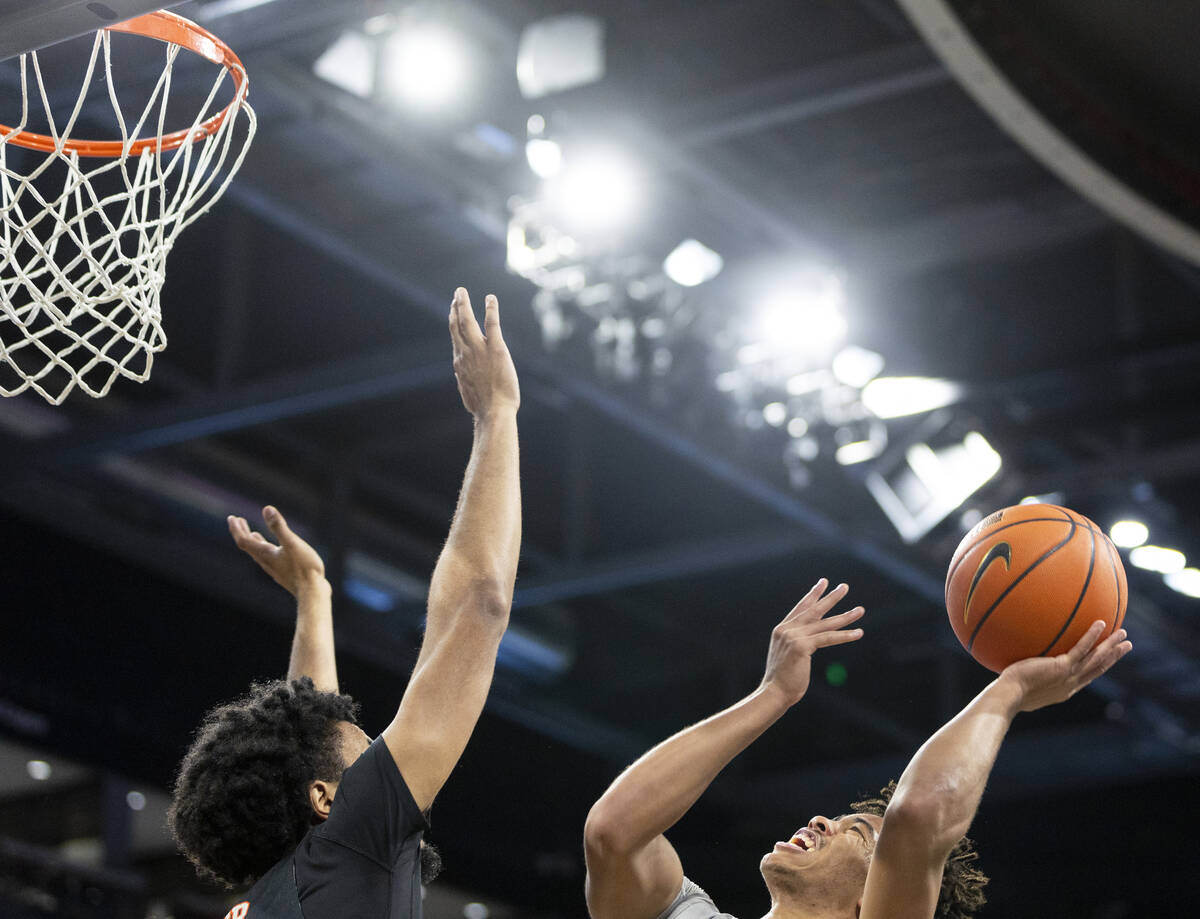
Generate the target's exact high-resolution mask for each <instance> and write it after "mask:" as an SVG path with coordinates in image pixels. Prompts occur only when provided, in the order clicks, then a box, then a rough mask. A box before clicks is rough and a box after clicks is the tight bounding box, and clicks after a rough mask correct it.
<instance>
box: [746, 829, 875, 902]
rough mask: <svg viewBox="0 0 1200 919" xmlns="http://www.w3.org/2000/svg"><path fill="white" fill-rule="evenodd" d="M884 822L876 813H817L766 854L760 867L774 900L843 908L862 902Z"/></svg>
mask: <svg viewBox="0 0 1200 919" xmlns="http://www.w3.org/2000/svg"><path fill="white" fill-rule="evenodd" d="M882 827H883V818H882V817H876V816H875V815H874V814H846V815H844V816H842V817H838V818H836V819H830V818H828V817H820V816H818V817H813V818H812V820H810V821H809V822H808V823H807V824H806V825H805V826H803V827H801V828H800V829H798V830H797V831H796V832H795V833H793V834H792V836H791V837H790V838H789V839H788V840H787V841H786V842H777V843H776V844H775V847H774V848H773V849H772V850H771V851H770V852H768V853H767V854H766V855H765V856H763V860H762V862H761V864H760V866H759V867H760V870H761V871H762V875H763V880H765V881H766V882H767V888H768V890H770V891H771V897H772V900H774V901H781V900H782V901H785V902H786V901H791V900H795V899H797V898H801V899H803V900H804V901H806V902H813V901H815V902H816V903H820V904H823V905H827V906H838V907H845V906H847V905H852V904H853V903H855V902H857V901H858V899H859V898H860V897H861V896H862V892H863V885H864V884H865V883H866V880H867V868H868V867H869V866H870V864H871V856H872V854H874V852H875V841H876V840H877V839H878V838H879V831H880V829H881V828H882Z"/></svg>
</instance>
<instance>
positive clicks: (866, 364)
mask: <svg viewBox="0 0 1200 919" xmlns="http://www.w3.org/2000/svg"><path fill="white" fill-rule="evenodd" d="M832 369H833V375H834V376H835V377H837V379H838V382H840V383H845V384H846V385H847V386H856V387H858V388H859V389H861V388H862V387H864V386H866V385H867V384H868V383H870V382H871V381H872V380H873V379H875V377H877V376H879V372H880V371H881V370H883V355H882V354H879V353H877V352H875V351H871V350H869V349H868V348H860V347H859V346H858V345H849V346H847V347H845V348H843V349H842V350H841V351H839V352H838V353H837V354H835V355H834V357H833V364H832Z"/></svg>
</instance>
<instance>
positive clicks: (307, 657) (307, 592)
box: [288, 575, 338, 692]
mask: <svg viewBox="0 0 1200 919" xmlns="http://www.w3.org/2000/svg"><path fill="white" fill-rule="evenodd" d="M302 676H307V677H311V678H312V681H313V685H314V686H316V688H317V689H320V690H322V691H324V692H337V691H338V680H337V661H336V658H335V655H334V645H333V602H332V589H331V588H330V585H329V582H328V581H327V580H325V578H324V577H321V576H319V575H311V576H310V577H309V578H308V579H307V580H305V581H304V582H303V583H302V584H301V585H300V587H299V588H298V590H297V592H296V631H295V634H294V635H293V636H292V653H291V657H290V659H289V661H288V679H289V680H296V679H299V678H300V677H302Z"/></svg>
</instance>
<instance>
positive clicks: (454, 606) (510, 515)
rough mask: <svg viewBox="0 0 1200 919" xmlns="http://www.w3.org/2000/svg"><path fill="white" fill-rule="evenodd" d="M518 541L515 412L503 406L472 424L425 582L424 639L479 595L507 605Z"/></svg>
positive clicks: (519, 499)
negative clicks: (456, 489) (447, 521)
mask: <svg viewBox="0 0 1200 919" xmlns="http://www.w3.org/2000/svg"><path fill="white" fill-rule="evenodd" d="M520 545H521V489H520V478H519V456H518V448H517V420H516V410H515V409H508V408H505V409H500V410H497V411H495V412H493V413H492V414H491V415H490V416H488V417H485V418H482V419H479V420H477V421H476V423H475V437H474V442H473V444H472V448H471V457H470V460H469V461H468V463H467V471H466V474H465V475H464V478H463V487H462V492H461V493H460V495H459V500H458V507H457V508H456V510H455V513H454V520H453V523H452V524H451V526H450V535H449V536H448V537H447V539H446V544H445V546H444V547H443V549H442V553H441V555H440V556H439V558H438V562H437V565H436V567H435V568H434V571H433V576H432V578H431V581H430V586H429V618H428V623H427V627H426V640H427V641H428V639H429V637H430V636H431V634H436V633H437V632H439V631H440V630H441V629H442V628H444V627H445V625H446V624H447V621H448V619H449V618H452V617H453V616H454V615H456V614H457V613H458V612H461V611H462V610H463V609H464V608H470V607H473V606H474V605H475V604H476V603H477V602H478V601H479V599H480V594H481V593H483V594H486V596H484V597H483V599H484V600H489V601H492V602H491V605H492V606H493V607H494V606H495V601H497V600H498V601H499V603H500V605H501V606H503V607H504V608H507V606H508V605H509V604H511V602H512V593H513V583H514V581H515V579H516V573H517V559H518V556H519V554H520Z"/></svg>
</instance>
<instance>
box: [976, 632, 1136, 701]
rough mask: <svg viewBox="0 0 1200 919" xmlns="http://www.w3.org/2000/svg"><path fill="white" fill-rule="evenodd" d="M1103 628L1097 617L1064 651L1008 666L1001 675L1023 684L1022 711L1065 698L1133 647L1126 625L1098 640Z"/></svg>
mask: <svg viewBox="0 0 1200 919" xmlns="http://www.w3.org/2000/svg"><path fill="white" fill-rule="evenodd" d="M1103 632H1104V622H1103V621H1101V620H1096V621H1095V622H1093V623H1092V626H1091V628H1089V629H1088V630H1087V631H1086V632H1085V633H1084V635H1083V637H1082V638H1081V639H1079V641H1077V642H1076V643H1075V647H1073V648H1072V649H1071V650H1070V651H1067V652H1066V653H1065V654H1059V655H1056V656H1055V657H1030V658H1027V659H1025V660H1023V661H1017V662H1016V663H1015V664H1009V665H1008V666H1007V667H1005V668H1004V671H1003V672H1002V673H1001V674H1000V679H1001V680H1007V681H1010V682H1012V683H1015V684H1016V685H1017V686H1018V687H1019V688H1020V690H1021V696H1022V699H1021V711H1023V712H1032V711H1034V710H1035V709H1039V708H1044V707H1045V706H1047V705H1055V704H1057V703H1059V702H1065V701H1066V700H1067V699H1069V698H1071V696H1073V695H1075V693H1077V692H1079V690H1081V689H1083V687H1085V686H1087V684H1088V683H1090V682H1092V680H1094V679H1096V677H1098V676H1100V675H1101V674H1102V673H1104V672H1105V671H1106V670H1108V668H1109V667H1111V666H1112V665H1113V664H1115V663H1116V662H1117V661H1119V660H1120V659H1121V658H1122V657H1124V656H1125V655H1126V654H1128V653H1129V652H1130V651H1132V650H1133V644H1132V643H1131V642H1129V641H1126V636H1125V630H1124V629H1117V630H1116V631H1115V632H1113V633H1112V634H1111V635H1109V636H1108V638H1106V639H1104V641H1101V642H1100V643H1099V644H1097V641H1098V639H1099V638H1100V636H1101V634H1103Z"/></svg>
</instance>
